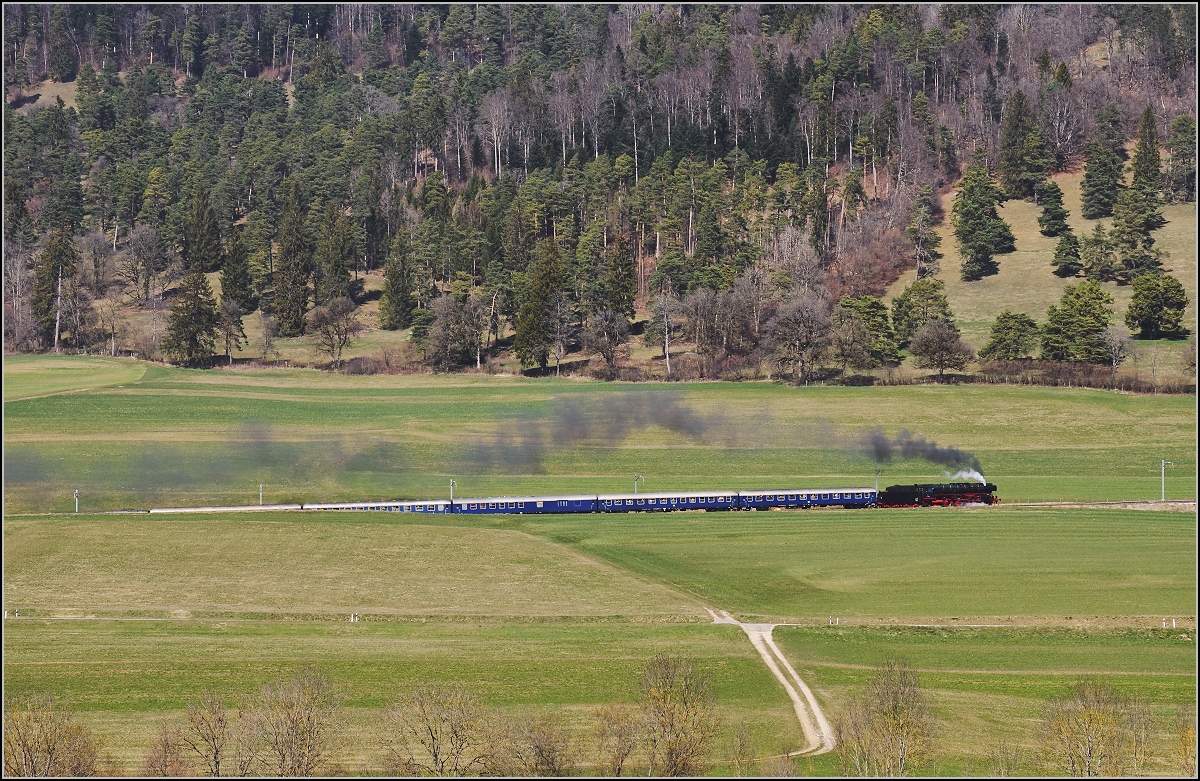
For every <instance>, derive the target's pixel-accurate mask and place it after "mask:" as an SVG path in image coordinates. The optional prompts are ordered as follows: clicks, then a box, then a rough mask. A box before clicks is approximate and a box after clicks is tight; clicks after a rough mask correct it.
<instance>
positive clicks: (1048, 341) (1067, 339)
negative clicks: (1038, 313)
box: [1041, 279, 1113, 364]
mask: <svg viewBox="0 0 1200 781" xmlns="http://www.w3.org/2000/svg"><path fill="white" fill-rule="evenodd" d="M1112 303H1113V300H1112V296H1110V295H1109V294H1108V293H1106V292H1105V291H1104V288H1102V287H1100V283H1099V282H1096V281H1094V280H1091V279H1085V280H1084V281H1082V282H1080V283H1079V284H1078V285H1067V287H1066V289H1065V290H1064V291H1063V294H1062V299H1061V300H1060V301H1059V304H1058V306H1053V305H1052V306H1051V307H1050V308H1049V310H1047V312H1046V324H1045V325H1043V326H1042V333H1041V341H1042V353H1041V355H1042V359H1043V360H1047V361H1083V362H1087V363H1101V364H1103V363H1108V362H1109V353H1108V348H1107V347H1106V346H1105V344H1104V331H1105V330H1106V329H1107V328H1108V325H1109V323H1110V322H1111V320H1112Z"/></svg>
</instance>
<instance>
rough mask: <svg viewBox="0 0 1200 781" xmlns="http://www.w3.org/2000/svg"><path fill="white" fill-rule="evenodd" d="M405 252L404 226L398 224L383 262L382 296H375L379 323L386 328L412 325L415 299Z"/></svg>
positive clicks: (406, 249) (406, 236)
mask: <svg viewBox="0 0 1200 781" xmlns="http://www.w3.org/2000/svg"><path fill="white" fill-rule="evenodd" d="M409 253H410V247H409V234H408V227H407V226H403V225H402V226H401V227H400V228H399V229H398V230H397V231H396V235H395V237H394V238H393V239H392V246H391V251H390V252H389V254H388V259H387V263H386V264H385V265H384V281H383V296H382V297H381V298H380V299H379V327H380V328H383V329H384V330H387V331H395V330H398V329H401V328H408V327H409V326H410V325H412V317H413V309H415V308H416V300H415V299H414V298H413V290H412V274H411V272H410V270H409V268H410V266H409V264H410V259H409Z"/></svg>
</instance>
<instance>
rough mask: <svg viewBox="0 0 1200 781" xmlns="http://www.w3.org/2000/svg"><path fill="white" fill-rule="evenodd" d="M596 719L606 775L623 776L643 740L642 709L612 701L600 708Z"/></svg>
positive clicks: (597, 747) (595, 729) (601, 756)
mask: <svg viewBox="0 0 1200 781" xmlns="http://www.w3.org/2000/svg"><path fill="white" fill-rule="evenodd" d="M595 720H596V724H595V727H593V735H594V736H595V738H596V753H597V754H598V755H599V759H600V767H601V768H603V769H604V772H605V774H606V775H610V776H614V777H617V776H620V775H621V773H622V772H624V769H625V762H626V761H627V760H628V759H629V757H630V755H631V754H633V751H634V749H636V748H637V746H638V743H640V742H641V740H642V732H643V727H644V722H643V720H642V713H641V711H640V710H639V709H638V708H636V707H634V706H632V705H625V704H621V703H609V704H607V705H602V706H600V707H599V708H597V709H596V713H595Z"/></svg>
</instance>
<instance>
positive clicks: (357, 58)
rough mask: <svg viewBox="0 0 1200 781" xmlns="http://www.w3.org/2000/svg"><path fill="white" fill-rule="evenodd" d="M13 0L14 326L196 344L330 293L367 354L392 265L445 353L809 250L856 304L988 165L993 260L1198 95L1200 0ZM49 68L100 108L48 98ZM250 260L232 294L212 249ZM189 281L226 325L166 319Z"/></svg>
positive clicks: (43, 342)
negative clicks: (686, 1) (523, 3)
mask: <svg viewBox="0 0 1200 781" xmlns="http://www.w3.org/2000/svg"><path fill="white" fill-rule="evenodd" d="M5 24H6V30H7V33H8V34H7V37H6V40H8V41H9V42H10V44H11V45H10V46H9V47H8V49H6V52H5V73H6V83H7V85H8V88H9V94H10V99H9V100H8V101H6V108H5V131H6V140H7V143H6V145H5V203H6V209H7V212H6V220H5V231H6V232H5V242H6V245H5V246H6V250H5V259H6V264H7V265H6V273H5V280H6V287H5V295H6V299H5V300H6V306H7V307H8V311H9V313H10V314H9V316H7V317H6V318H5V325H6V333H5V338H6V343H7V344H8V345H9V347H10V349H62V348H67V349H98V348H99V347H100V346H101V345H102V344H105V343H107V346H108V348H109V350H110V352H115V351H116V345H117V342H118V341H124V342H125V343H126V344H127V345H129V344H132V345H134V346H136V347H137V348H138V349H139V351H140V352H144V353H147V354H158V353H159V352H163V353H166V354H168V355H169V356H170V357H172V358H173V359H175V360H178V361H180V362H183V363H192V364H195V363H197V362H202V360H203V359H204V358H205V356H204V355H203V354H204V353H205V352H206V351H209V354H211V353H212V352H215V351H216V350H217V347H219V346H221V347H224V348H225V350H224V351H225V353H226V354H227V355H229V356H230V357H231V350H232V349H234V348H236V346H237V345H238V344H239V339H240V338H241V337H240V336H239V329H238V326H237V324H236V323H235V316H234V314H233V310H232V307H233V305H234V304H236V305H237V306H238V309H239V310H240V311H241V313H242V314H243V315H244V314H246V313H248V312H250V311H254V310H256V309H257V310H260V311H261V312H262V313H263V314H264V315H266V316H268V317H269V318H270V320H271V328H272V330H273V331H275V332H276V333H278V334H279V335H281V336H295V335H299V334H302V333H305V332H306V331H308V330H310V317H311V318H313V319H315V321H316V324H317V326H318V327H317V328H314V329H312V330H315V331H316V332H317V333H318V334H319V335H320V340H321V342H322V344H323V345H327V346H328V348H329V354H330V356H331V361H332V362H333V363H335V364H336V363H337V362H338V353H337V350H338V345H339V344H341V345H342V346H343V347H344V345H345V341H346V339H347V338H348V336H352V335H353V331H354V330H355V328H356V326H355V324H354V322H353V321H354V318H353V317H352V316H351V314H350V312H351V311H353V309H354V308H355V307H356V306H357V305H358V304H361V303H362V302H363V300H364V291H363V289H362V287H361V286H360V285H361V282H362V279H363V275H364V274H365V273H368V272H371V273H376V272H382V273H383V275H384V276H385V289H384V298H383V300H382V301H381V312H380V317H379V322H378V324H379V325H380V326H381V327H384V328H406V327H410V326H414V327H416V328H417V329H418V333H420V334H424V333H429V334H430V339H429V340H428V341H427V342H426V345H428V348H427V349H428V353H427V354H431V355H432V356H433V359H432V360H431V362H432V363H434V364H435V365H441V366H450V365H458V364H462V365H469V364H470V363H471V362H474V363H475V364H476V365H478V364H481V363H482V361H483V358H484V355H485V354H486V353H487V351H488V350H489V349H491V348H492V346H493V345H495V343H496V341H497V340H500V339H501V338H502V336H501V335H502V334H503V333H504V332H505V331H506V330H507V331H510V332H512V334H513V338H514V341H513V342H512V347H513V348H514V350H515V351H516V352H517V354H518V355H519V357H520V358H521V360H522V362H523V363H524V364H525V365H527V366H545V365H547V363H548V360H549V356H550V355H551V354H554V355H555V356H556V357H561V356H560V353H561V352H562V351H563V349H565V348H563V347H562V346H561V345H562V344H563V343H569V344H572V345H583V344H585V343H586V344H589V345H592V346H593V349H594V350H595V351H596V352H598V353H600V354H601V355H602V356H603V357H604V359H605V361H606V364H608V365H610V366H611V365H612V363H611V361H610V359H609V356H610V354H615V353H616V352H619V343H620V341H621V338H622V332H623V330H625V329H627V328H628V326H629V325H630V316H631V315H632V314H633V311H634V309H635V308H644V307H646V306H648V305H649V304H650V302H651V300H652V299H654V298H656V297H660V296H666V297H668V298H670V297H674V298H683V297H686V296H689V295H693V294H696V293H699V292H701V291H711V292H712V293H714V294H722V293H726V292H728V291H730V290H733V289H734V288H735V287H736V286H737V285H738V284H739V281H740V280H742V279H743V278H746V277H754V276H757V277H762V278H770V277H771V276H772V275H774V274H776V273H777V272H780V271H784V273H787V270H786V269H785V268H784V266H785V264H789V263H790V264H792V265H797V264H798V263H802V264H805V265H810V266H811V267H812V268H810V269H806V271H805V273H806V274H807V275H808V276H809V277H810V278H811V279H809V280H807V282H808V284H809V288H810V289H815V287H816V286H817V285H820V286H823V287H824V288H825V290H827V291H828V294H827V298H828V299H829V300H831V301H832V300H841V299H842V298H843V297H846V296H849V297H851V298H862V297H864V296H879V295H880V294H881V293H882V292H883V290H884V289H885V288H886V287H887V285H888V284H890V283H891V282H892V281H894V280H895V279H896V278H897V277H898V275H899V274H900V273H901V271H902V270H903V269H904V268H906V267H911V266H912V265H916V267H917V268H918V272H919V274H920V275H921V276H924V275H928V274H929V273H931V272H933V271H936V269H937V262H938V260H939V259H940V257H941V253H940V252H939V250H938V241H937V235H936V233H934V232H933V226H934V225H936V223H937V221H938V220H939V219H940V218H941V203H940V199H941V193H942V192H944V191H945V190H946V188H948V187H949V186H950V185H952V184H953V183H954V182H956V181H957V180H958V179H959V177H960V176H964V174H963V165H964V164H966V173H965V176H964V178H963V183H962V186H961V187H960V195H959V197H958V198H957V199H956V203H955V213H954V215H953V218H954V221H955V234H956V238H957V239H958V241H959V243H960V247H961V249H962V251H963V255H964V258H966V262H965V264H964V267H963V274H964V276H967V277H968V278H977V277H979V276H982V275H985V274H987V273H991V272H992V271H994V269H995V261H994V256H995V255H996V254H1001V253H1003V252H1004V251H1006V247H1007V248H1009V249H1011V246H1010V245H1011V232H1009V235H1008V237H1007V238H1006V235H1005V234H1006V230H1007V228H1006V227H1005V226H1004V225H1003V223H1002V222H1001V221H1000V220H999V219H998V217H996V212H995V208H994V207H995V204H996V203H999V202H1000V201H1001V200H1002V199H1003V198H1005V197H1033V198H1036V197H1039V196H1038V187H1039V186H1040V185H1041V184H1042V183H1043V182H1044V180H1045V178H1046V177H1047V176H1048V174H1049V173H1052V172H1055V171H1060V170H1063V169H1064V168H1066V167H1068V166H1070V165H1072V164H1074V163H1075V162H1077V161H1078V160H1079V159H1080V155H1081V154H1085V153H1086V150H1085V149H1084V147H1083V144H1082V139H1083V138H1085V137H1089V136H1097V137H1105V138H1108V137H1110V136H1113V134H1118V135H1119V136H1120V138H1121V139H1122V140H1123V139H1124V138H1125V137H1126V135H1127V132H1126V131H1127V128H1125V127H1124V122H1125V119H1124V117H1125V116H1126V115H1127V114H1128V113H1129V110H1130V107H1133V106H1136V107H1137V109H1140V108H1141V107H1143V106H1145V105H1147V104H1148V103H1149V102H1150V99H1151V98H1152V97H1153V98H1154V99H1155V101H1156V103H1155V105H1157V106H1159V107H1160V108H1159V111H1160V113H1161V115H1162V116H1161V117H1156V121H1160V120H1161V121H1162V122H1167V121H1168V120H1169V121H1170V122H1172V123H1179V122H1185V121H1186V120H1188V119H1191V117H1190V115H1188V114H1187V112H1188V111H1189V110H1190V106H1191V104H1192V102H1193V99H1194V79H1190V77H1189V74H1191V73H1193V72H1194V60H1195V56H1194V50H1193V48H1192V44H1191V33H1190V32H1189V31H1192V30H1194V25H1195V23H1194V11H1193V10H1192V9H1191V8H1190V7H1188V6H1156V7H1148V8H1146V9H1141V10H1138V11H1131V10H1128V9H1124V10H1122V9H1121V8H1120V7H1109V6H1097V7H1078V8H1077V7H1066V6H1059V7H1047V8H1045V9H1040V8H1037V9H1035V8H1032V7H1025V6H995V7H993V6H986V7H985V6H980V7H968V6H962V7H957V6H943V7H942V8H940V9H935V10H931V11H924V10H922V9H920V8H918V7H914V6H898V7H892V6H877V7H871V6H861V7H859V6H853V7H850V6H831V7H828V8H804V7H795V8H791V7H789V8H784V7H774V6H763V7H758V6H742V7H721V6H713V7H709V6H704V7H693V6H666V7H663V8H660V9H656V10H644V9H639V8H637V7H633V6H619V7H609V6H597V7H583V6H572V7H563V8H558V7H551V6H530V7H508V6H487V5H482V6H473V7H467V6H464V7H461V8H456V7H450V6H430V7H424V6H411V7H410V6H404V7H396V8H392V7H382V6H376V7H372V6H361V7H360V6H321V7H319V8H318V7H315V6H287V5H280V6H211V7H210V6H196V7H193V6H116V7H113V8H112V9H93V8H91V7H90V6H34V5H9V6H6V7H5ZM1097 43H1103V44H1104V45H1105V47H1106V48H1107V51H1108V54H1109V59H1108V62H1109V65H1108V67H1107V68H1099V67H1097V66H1096V65H1095V64H1094V63H1093V62H1091V61H1090V60H1089V59H1088V58H1087V57H1084V56H1083V55H1082V52H1083V51H1084V49H1086V48H1087V47H1088V46H1093V45H1096V44H1097ZM1118 73H1119V78H1118V76H1117V75H1118ZM45 77H50V78H53V79H56V80H60V81H74V83H75V86H76V101H75V106H74V107H73V108H68V107H66V105H65V104H63V105H58V104H54V105H50V106H48V107H45V108H41V109H38V110H36V111H34V112H33V113H32V114H29V115H27V114H26V113H25V112H24V111H18V110H17V107H16V104H18V103H20V102H21V101H22V100H24V93H23V92H22V90H23V89H25V88H27V87H28V88H30V89H33V86H32V85H34V84H36V83H38V82H39V81H40V80H41V79H42V78H45ZM1103 106H1115V107H1117V114H1116V115H1112V116H1110V115H1105V114H1104V113H1103V112H1102V111H1100V109H1101V107H1103ZM1121 107H1125V108H1121ZM1137 109H1134V110H1137ZM1123 112H1124V113H1123ZM1110 114H1111V112H1110ZM1106 116H1107V117H1108V119H1105V117H1106ZM1110 120H1111V121H1110ZM1106 122H1107V124H1105V123H1106ZM1192 127H1193V128H1194V121H1193V122H1192ZM1172 128H1175V124H1172ZM1185 131H1186V128H1182V125H1181V129H1180V131H1179V134H1175V135H1178V136H1179V140H1178V143H1175V144H1172V143H1168V154H1169V156H1168V167H1169V169H1170V172H1171V173H1170V176H1168V177H1166V179H1165V180H1164V181H1167V182H1168V185H1167V186H1166V188H1165V191H1164V192H1166V193H1168V194H1171V195H1170V197H1177V198H1180V199H1187V198H1194V195H1193V194H1192V193H1194V154H1193V155H1192V162H1191V163H1190V164H1189V163H1188V162H1187V150H1188V149H1189V147H1188V145H1187V144H1186V143H1185V138H1186V132H1185ZM1172 132H1173V133H1174V130H1173V131H1172ZM1180 134H1182V135H1180ZM1175 135H1173V136H1172V138H1174V137H1175ZM1110 146H1111V145H1110ZM1094 156H1095V155H1091V154H1089V155H1088V159H1089V165H1090V163H1091V159H1092V157H1094ZM1189 165H1190V170H1191V171H1192V173H1191V174H1190V179H1189V174H1187V170H1188V169H1189ZM1135 167H1136V166H1135ZM993 174H994V175H995V176H998V177H999V183H1000V184H999V185H996V184H995V183H994V182H993V181H992V180H991V176H992V175H993ZM1135 174H1136V172H1135ZM1135 179H1138V176H1137V175H1135ZM1142 181H1143V179H1138V182H1142ZM1189 182H1190V184H1189ZM1139 188H1141V185H1138V186H1137V187H1134V188H1129V189H1131V190H1137V191H1139V192H1140V191H1141V190H1142V189H1144V188H1141V189H1139ZM199 193H202V194H203V197H204V198H205V199H207V205H205V204H198V203H197V200H198V197H199V196H198V194H199ZM1127 200H1128V197H1127ZM1114 204H1115V201H1114ZM1122 208H1123V209H1125V213H1129V214H1133V213H1134V212H1135V211H1137V209H1139V208H1141V207H1140V206H1138V205H1137V204H1132V205H1130V206H1129V207H1128V208H1125V207H1122ZM209 210H211V217H205V218H204V219H205V220H206V221H205V222H204V223H203V224H200V223H197V222H196V213H197V211H199V212H200V213H204V214H207V213H208V211H209ZM1151 222H1152V221H1151ZM1150 224H1151V223H1147V222H1146V221H1144V220H1143V221H1142V222H1141V223H1138V225H1140V226H1141V227H1142V228H1145V227H1146V226H1147V225H1150ZM1114 225H1115V218H1114ZM197 231H198V232H197ZM1114 231H1116V228H1115V227H1114ZM1142 235H1143V238H1141V239H1138V240H1137V242H1139V245H1138V246H1139V249H1138V252H1140V253H1142V254H1141V255H1137V257H1139V258H1141V257H1143V256H1146V257H1150V256H1152V253H1151V254H1150V255H1146V253H1147V252H1148V248H1147V242H1146V240H1145V238H1144V235H1145V234H1144V233H1143V234H1142ZM68 239H69V241H70V242H71V243H73V244H74V245H75V253H74V255H73V256H72V255H71V253H70V252H67V251H66V250H65V244H66V243H67V241H68ZM1122 240H1123V241H1124V239H1122ZM547 242H552V243H553V244H554V245H555V247H554V251H555V253H556V254H557V255H558V260H557V269H556V268H555V263H554V262H553V261H552V260H549V259H546V260H544V259H543V256H544V255H546V254H547V253H546V252H544V251H543V250H544V246H545V244H546V243H547ZM1123 246H1124V245H1123ZM51 249H53V252H49V250H51ZM48 252H49V254H47V253H48ZM802 256H803V257H802ZM1120 257H1122V258H1126V259H1128V258H1129V257H1134V256H1133V255H1129V253H1126V254H1125V255H1121V256H1120ZM193 261H195V262H193ZM1122 262H1125V261H1122ZM1137 262H1138V263H1142V261H1140V260H1139V261H1137ZM197 263H198V264H199V265H198V266H197ZM226 265H230V266H231V270H230V271H229V273H228V279H223V283H224V282H229V283H230V284H231V289H232V292H231V294H229V295H225V294H223V295H222V301H221V307H220V308H221V309H227V310H228V312H226V313H225V314H221V313H218V316H217V317H215V318H214V317H212V316H211V311H210V307H209V306H208V305H207V303H203V302H206V301H207V299H208V298H211V295H209V293H211V291H209V292H207V293H206V291H205V290H204V289H203V286H202V285H201V284H200V282H199V279H198V278H196V277H195V276H194V272H195V271H196V268H200V269H201V270H202V271H203V272H205V273H213V272H216V271H223V270H224V266H226ZM1143 265H1144V264H1143ZM1151 265H1153V264H1151ZM1137 267H1138V268H1141V267H1142V266H1137ZM31 271H32V273H30V272H31ZM60 278H61V285H60V284H59V281H60ZM185 279H186V280H187V281H186V283H185ZM60 288H61V290H60ZM181 294H185V295H186V296H187V297H188V298H189V299H190V301H191V304H190V306H191V310H190V311H191V312H192V314H191V315H190V316H188V318H187V319H189V320H190V321H191V322H192V324H193V325H192V330H193V331H194V332H195V334H199V335H200V336H202V337H203V338H199V337H197V336H196V335H195V334H193V335H190V336H189V335H184V338H183V339H182V341H181V340H180V338H178V337H179V334H178V328H170V327H169V326H170V324H169V323H166V322H163V320H164V319H166V318H167V317H168V315H167V311H168V309H169V308H170V307H171V305H172V304H173V303H176V301H175V299H176V298H177V297H178V296H179V295H181ZM444 298H450V299H451V301H443V302H441V303H438V302H439V300H440V299H444ZM225 299H229V301H228V305H227V302H226V300H225ZM338 299H345V301H343V302H340V303H339V304H338V306H336V307H332V304H333V302H334V301H336V300H338ZM197 301H201V302H202V305H198V304H197ZM347 302H348V303H347ZM213 305H214V306H216V302H215V301H214V302H213ZM130 306H132V307H134V309H135V310H137V311H141V312H143V313H148V314H149V317H148V318H142V319H148V320H149V322H150V326H149V328H148V329H147V328H145V327H144V326H139V325H138V324H137V320H138V318H130V317H125V318H122V317H121V311H122V309H123V308H127V307H130ZM666 306H667V307H668V308H669V305H666ZM317 307H324V308H325V311H322V312H319V313H318V312H317V311H316V308H317ZM438 310H440V311H438ZM523 311H524V315H523V314H522V312H523ZM51 312H52V315H53V320H54V321H55V324H54V326H53V327H52V326H51V324H50V319H51V315H50V314H49V313H51ZM180 317H183V315H182V314H181V315H180ZM176 319H177V320H178V319H179V318H176ZM435 320H437V321H438V325H437V326H436V327H435V325H434V321H435ZM480 323H482V324H483V329H482V333H483V336H482V342H483V343H484V345H485V346H484V347H483V348H480V347H479V342H480V340H479V339H476V338H475V337H474V336H473V333H474V332H475V331H478V330H479V324H480ZM169 334H174V336H173V337H171V338H168V335H169ZM760 336H761V327H756V330H755V337H756V339H757V338H759V337H760ZM210 342H211V344H212V347H211V350H209V345H210ZM723 343H724V344H726V345H728V344H729V343H730V340H728V339H723ZM505 344H506V346H507V345H508V343H507V342H506V343H505ZM795 349H799V348H795ZM795 349H793V350H792V352H795ZM472 354H473V355H472ZM472 359H473V360H472ZM796 360H797V359H796V358H794V357H793V358H789V359H788V363H789V366H791V365H793V364H794V363H795V361H796ZM556 363H557V361H556Z"/></svg>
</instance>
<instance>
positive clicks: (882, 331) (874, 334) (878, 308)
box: [838, 296, 900, 366]
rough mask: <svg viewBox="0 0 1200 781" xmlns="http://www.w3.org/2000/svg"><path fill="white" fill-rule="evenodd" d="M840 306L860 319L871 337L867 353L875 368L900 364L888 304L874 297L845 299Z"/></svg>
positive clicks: (839, 303)
mask: <svg viewBox="0 0 1200 781" xmlns="http://www.w3.org/2000/svg"><path fill="white" fill-rule="evenodd" d="M838 306H842V307H845V308H846V309H849V310H850V311H851V312H853V313H854V314H855V316H856V317H858V319H859V321H860V322H861V323H862V324H863V325H864V326H866V328H867V331H868V332H869V333H870V335H871V340H870V346H869V347H868V348H867V352H868V353H869V354H870V356H871V362H872V365H874V366H880V365H889V364H890V365H896V364H899V363H900V348H899V347H898V346H897V345H896V332H895V331H893V330H892V323H891V320H890V319H889V318H888V310H887V304H885V303H883V301H881V300H880V299H878V298H875V297H874V296H863V297H862V298H849V297H846V298H843V299H842V300H841V301H839V302H838Z"/></svg>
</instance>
